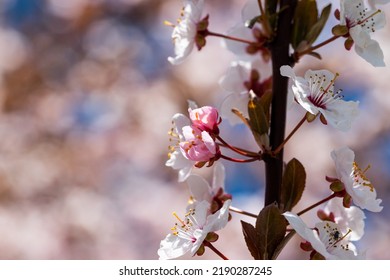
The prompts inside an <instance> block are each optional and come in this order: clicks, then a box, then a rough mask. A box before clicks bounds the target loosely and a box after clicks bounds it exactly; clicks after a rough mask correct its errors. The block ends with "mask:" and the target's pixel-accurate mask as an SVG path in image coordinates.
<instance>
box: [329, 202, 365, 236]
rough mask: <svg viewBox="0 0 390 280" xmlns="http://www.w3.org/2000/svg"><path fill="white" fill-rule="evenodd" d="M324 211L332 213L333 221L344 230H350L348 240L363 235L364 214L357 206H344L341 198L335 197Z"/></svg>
mask: <svg viewBox="0 0 390 280" xmlns="http://www.w3.org/2000/svg"><path fill="white" fill-rule="evenodd" d="M324 212H326V213H328V214H330V213H332V214H333V215H334V221H335V223H336V224H337V225H338V226H339V227H340V228H342V229H343V232H346V231H347V230H348V229H350V230H351V233H350V240H351V241H357V240H359V239H361V238H362V236H363V235H364V219H365V218H366V216H365V215H364V212H363V211H362V210H360V208H359V207H355V206H351V207H349V208H346V207H344V205H343V199H342V198H340V197H335V198H333V199H331V200H330V201H329V202H328V203H327V205H326V206H325V209H324Z"/></svg>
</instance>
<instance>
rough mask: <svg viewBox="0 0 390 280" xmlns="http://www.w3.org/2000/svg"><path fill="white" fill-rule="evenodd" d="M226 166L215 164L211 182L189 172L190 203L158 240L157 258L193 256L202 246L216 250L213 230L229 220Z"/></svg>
mask: <svg viewBox="0 0 390 280" xmlns="http://www.w3.org/2000/svg"><path fill="white" fill-rule="evenodd" d="M224 181H225V168H224V166H223V165H222V163H220V162H218V163H216V164H215V165H214V174H213V180H212V184H211V186H210V184H209V183H208V182H207V181H206V180H205V179H204V178H203V177H201V176H199V175H196V174H192V175H190V176H189V177H188V179H187V183H188V187H189V190H190V193H191V198H190V204H189V205H188V207H187V213H186V214H185V218H184V219H181V218H179V216H178V215H177V214H176V213H174V214H173V215H174V217H175V218H176V219H177V220H178V222H177V223H175V226H174V227H173V228H172V233H170V234H168V235H167V236H166V238H165V239H164V240H162V241H161V244H160V249H159V250H158V255H159V256H160V259H173V258H178V257H180V256H183V255H185V254H187V253H188V252H191V254H192V255H194V254H198V255H202V254H203V253H204V251H205V246H208V247H210V248H212V249H213V250H216V249H215V247H214V246H213V245H212V244H211V243H212V242H215V241H217V239H218V235H217V234H216V233H215V232H216V231H218V230H220V229H222V228H224V227H225V226H226V224H227V222H228V220H229V207H230V205H231V198H232V196H231V195H229V194H227V193H225V189H224V183H225V182H224Z"/></svg>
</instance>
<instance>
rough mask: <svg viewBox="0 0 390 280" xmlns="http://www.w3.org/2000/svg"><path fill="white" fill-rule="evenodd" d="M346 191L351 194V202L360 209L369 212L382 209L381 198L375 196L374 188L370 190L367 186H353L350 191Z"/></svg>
mask: <svg viewBox="0 0 390 280" xmlns="http://www.w3.org/2000/svg"><path fill="white" fill-rule="evenodd" d="M348 193H349V194H350V195H351V197H352V201H353V203H354V204H355V205H357V206H359V207H360V208H362V209H367V210H369V211H371V212H381V211H382V209H383V206H380V204H381V203H382V200H381V199H377V198H376V197H377V194H376V190H375V189H372V191H371V189H370V188H369V187H367V186H354V187H353V188H352V190H351V192H348Z"/></svg>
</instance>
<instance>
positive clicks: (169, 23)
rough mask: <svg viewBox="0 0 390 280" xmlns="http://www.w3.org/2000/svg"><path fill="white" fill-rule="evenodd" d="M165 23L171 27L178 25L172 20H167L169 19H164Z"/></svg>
mask: <svg viewBox="0 0 390 280" xmlns="http://www.w3.org/2000/svg"><path fill="white" fill-rule="evenodd" d="M164 25H166V26H170V27H176V25H174V24H173V23H172V22H170V21H167V20H164Z"/></svg>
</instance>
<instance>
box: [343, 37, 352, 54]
mask: <svg viewBox="0 0 390 280" xmlns="http://www.w3.org/2000/svg"><path fill="white" fill-rule="evenodd" d="M352 46H353V39H352V38H351V37H348V38H347V40H345V42H344V47H345V49H346V50H348V51H349V50H350V49H351V48H352Z"/></svg>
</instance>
